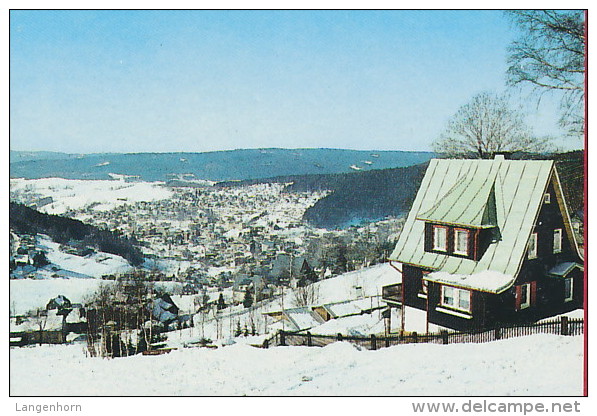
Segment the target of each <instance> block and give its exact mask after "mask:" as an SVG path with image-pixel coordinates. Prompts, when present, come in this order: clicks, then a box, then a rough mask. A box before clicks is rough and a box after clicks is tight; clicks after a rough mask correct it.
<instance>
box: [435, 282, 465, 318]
mask: <svg viewBox="0 0 597 416" xmlns="http://www.w3.org/2000/svg"><path fill="white" fill-rule="evenodd" d="M441 304H442V306H447V307H449V308H453V309H458V310H461V311H465V312H470V311H471V291H470V290H466V289H458V288H455V287H452V286H442V297H441Z"/></svg>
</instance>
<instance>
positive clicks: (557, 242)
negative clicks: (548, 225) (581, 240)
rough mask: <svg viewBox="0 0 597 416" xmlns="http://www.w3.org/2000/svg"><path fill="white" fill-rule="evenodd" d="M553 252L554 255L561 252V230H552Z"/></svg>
mask: <svg viewBox="0 0 597 416" xmlns="http://www.w3.org/2000/svg"><path fill="white" fill-rule="evenodd" d="M553 252H554V253H561V252H562V229H561V228H557V229H555V230H553Z"/></svg>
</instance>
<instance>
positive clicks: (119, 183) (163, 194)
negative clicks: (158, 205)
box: [10, 178, 172, 214]
mask: <svg viewBox="0 0 597 416" xmlns="http://www.w3.org/2000/svg"><path fill="white" fill-rule="evenodd" d="M10 192H11V198H12V199H15V200H17V201H22V202H28V201H31V202H33V201H34V200H36V199H39V198H47V197H51V198H52V202H51V203H49V204H47V205H44V206H42V207H40V208H39V210H40V211H42V212H45V213H48V214H64V213H65V212H67V211H68V210H69V209H82V208H84V207H88V206H92V205H93V209H95V210H97V211H106V210H110V209H113V208H115V207H117V206H120V205H124V204H127V203H129V204H130V203H135V202H141V201H158V200H162V199H167V198H170V197H171V196H172V192H171V191H170V190H169V189H168V188H166V187H165V186H163V183H162V182H130V183H129V182H125V181H124V180H123V179H122V178H120V179H119V180H73V179H62V178H43V179H22V178H19V179H11V180H10Z"/></svg>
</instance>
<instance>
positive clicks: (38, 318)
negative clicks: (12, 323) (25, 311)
mask: <svg viewBox="0 0 597 416" xmlns="http://www.w3.org/2000/svg"><path fill="white" fill-rule="evenodd" d="M30 315H31V319H32V320H33V321H34V322H35V324H36V326H37V327H38V329H39V345H41V344H42V343H43V335H44V330H45V329H46V324H47V322H48V311H46V310H45V309H44V308H37V309H35V310H34V311H33V312H31V313H30Z"/></svg>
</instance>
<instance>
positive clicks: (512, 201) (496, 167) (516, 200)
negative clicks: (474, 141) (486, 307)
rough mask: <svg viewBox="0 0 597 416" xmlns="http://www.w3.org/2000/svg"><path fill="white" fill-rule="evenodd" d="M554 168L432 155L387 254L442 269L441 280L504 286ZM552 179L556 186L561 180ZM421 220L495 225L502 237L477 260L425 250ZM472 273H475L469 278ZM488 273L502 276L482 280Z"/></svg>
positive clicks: (534, 162) (524, 162)
mask: <svg viewBox="0 0 597 416" xmlns="http://www.w3.org/2000/svg"><path fill="white" fill-rule="evenodd" d="M552 172H555V170H554V164H553V161H538V160H532V161H531V160H504V159H503V158H496V159H494V160H464V159H456V160H455V159H433V160H431V162H430V164H429V167H428V168H427V172H426V173H425V177H424V178H423V181H422V183H421V187H420V188H419V192H418V193H417V196H416V198H415V201H414V203H413V206H412V208H411V211H410V213H409V215H408V218H407V220H406V223H405V225H404V228H403V230H402V233H401V234H400V238H399V239H398V243H397V244H396V248H395V250H394V252H393V253H392V255H391V256H390V260H395V261H399V262H402V263H407V264H412V265H417V266H421V267H425V268H429V269H432V270H437V271H441V272H444V273H442V275H441V277H442V279H441V280H442V281H444V282H446V279H445V277H446V276H449V275H454V276H469V278H467V279H466V280H467V281H468V282H472V281H474V280H477V281H478V286H479V287H482V288H483V290H486V291H490V292H496V293H500V292H502V291H504V290H506V289H507V288H508V287H510V286H511V285H512V284H513V283H514V281H515V279H516V275H517V274H518V272H519V269H520V266H521V265H522V261H523V259H524V257H525V255H526V247H527V244H528V241H529V238H530V235H531V232H532V229H533V225H534V223H535V220H536V218H537V215H538V213H539V209H540V207H541V204H542V201H543V195H544V193H545V191H546V189H547V186H548V184H549V181H550V180H551V178H552ZM555 183H556V185H557V186H559V181H557V180H556V181H555ZM562 213H563V215H567V214H566V213H565V212H562ZM425 220H427V221H431V222H443V223H450V224H457V225H469V226H474V227H480V228H481V227H486V226H489V225H495V226H497V227H498V229H499V235H500V239H499V240H498V241H496V242H494V243H492V244H490V246H489V248H488V249H487V250H486V252H485V253H484V254H483V256H482V257H481V259H480V260H479V261H474V260H470V259H466V258H461V257H455V256H449V255H444V254H439V253H430V252H426V251H425V250H424V234H425V232H424V226H425ZM487 271H491V272H494V273H491V274H488V273H486V272H487ZM432 275H433V274H432ZM471 275H476V276H477V277H476V279H470V276H471ZM490 275H491V276H495V275H500V276H502V277H501V278H500V279H493V278H492V279H488V281H487V282H485V281H483V279H485V277H484V276H490ZM432 279H433V278H432V277H431V278H430V279H429V280H432ZM448 280H450V279H448ZM490 280H491V281H490ZM493 282H496V283H495V284H494V283H493ZM450 283H452V284H454V285H458V282H450ZM464 286H469V285H464Z"/></svg>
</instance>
